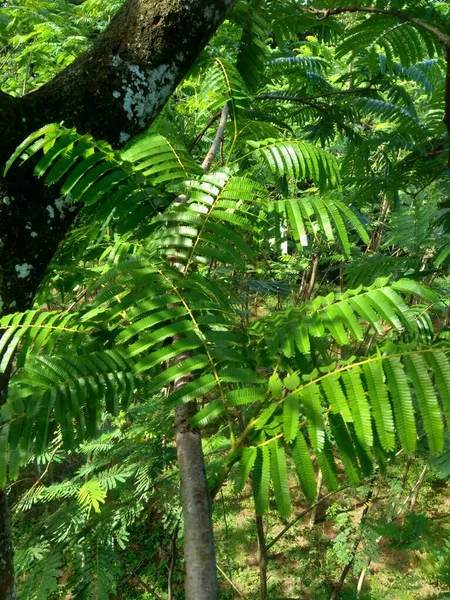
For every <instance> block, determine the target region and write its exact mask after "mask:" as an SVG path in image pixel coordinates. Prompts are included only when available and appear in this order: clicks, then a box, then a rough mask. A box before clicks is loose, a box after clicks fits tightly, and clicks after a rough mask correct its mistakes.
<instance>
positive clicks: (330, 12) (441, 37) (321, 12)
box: [307, 6, 450, 45]
mask: <svg viewBox="0 0 450 600" xmlns="http://www.w3.org/2000/svg"><path fill="white" fill-rule="evenodd" d="M307 11H308V12H309V13H310V14H313V15H317V16H321V17H322V18H324V19H326V18H328V17H331V16H334V15H340V14H343V13H357V12H360V13H369V14H380V15H390V16H392V17H397V19H400V20H401V21H404V22H406V23H412V24H413V25H416V27H420V28H421V29H424V30H425V31H428V32H429V33H432V34H433V35H434V36H435V37H436V38H437V40H438V41H439V42H440V43H441V44H444V45H447V44H448V43H449V41H450V37H449V36H448V35H446V34H445V33H443V32H442V31H441V30H440V29H438V28H437V27H434V26H433V25H430V24H429V23H427V22H426V21H422V19H416V18H415V17H412V16H411V15H409V14H408V13H407V12H404V11H401V10H394V9H390V8H389V9H388V8H377V7H375V6H341V7H340V8H331V9H320V8H308V9H307Z"/></svg>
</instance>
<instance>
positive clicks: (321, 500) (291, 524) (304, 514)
mask: <svg viewBox="0 0 450 600" xmlns="http://www.w3.org/2000/svg"><path fill="white" fill-rule="evenodd" d="M349 487H350V485H344V486H342V487H340V488H339V489H338V490H335V491H334V492H328V494H325V496H322V498H320V499H319V500H317V502H314V504H311V506H309V507H308V508H307V509H305V510H304V511H302V512H301V513H300V514H299V515H297V516H296V517H295V519H293V520H292V521H291V522H290V523H288V524H287V525H286V527H284V528H283V529H282V530H281V531H280V533H279V534H278V535H277V536H276V537H274V538H273V540H272V541H271V542H269V543H268V544H267V545H266V550H270V548H272V546H274V545H275V544H276V543H277V542H278V541H279V540H280V539H281V538H282V537H283V535H284V534H285V533H286V532H287V531H289V529H290V528H291V527H293V526H294V525H295V524H296V523H298V521H300V520H301V519H303V517H305V516H306V515H307V514H308V513H310V512H311V511H312V510H313V509H314V508H316V506H319V504H321V503H322V502H323V501H324V500H326V499H327V498H329V497H330V496H334V495H336V494H339V493H340V492H342V491H344V490H346V489H347V488H349Z"/></svg>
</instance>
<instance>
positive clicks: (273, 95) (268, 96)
mask: <svg viewBox="0 0 450 600" xmlns="http://www.w3.org/2000/svg"><path fill="white" fill-rule="evenodd" d="M367 92H370V93H372V92H373V93H377V92H378V90H377V89H376V88H359V89H358V88H352V89H350V90H335V91H333V92H324V93H323V94H315V95H314V96H287V95H285V94H282V93H277V92H266V93H265V94H257V95H256V96H254V98H255V100H285V101H286V102H301V103H308V104H311V102H312V101H314V100H317V99H318V98H328V97H330V96H345V95H347V94H363V93H367ZM317 106H318V107H319V108H325V107H322V106H320V105H317Z"/></svg>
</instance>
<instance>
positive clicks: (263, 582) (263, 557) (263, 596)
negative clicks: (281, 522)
mask: <svg viewBox="0 0 450 600" xmlns="http://www.w3.org/2000/svg"><path fill="white" fill-rule="evenodd" d="M256 531H257V533H258V565H259V597H260V600H267V598H268V595H267V562H268V556H267V546H266V534H265V533H264V521H263V518H262V516H261V515H256Z"/></svg>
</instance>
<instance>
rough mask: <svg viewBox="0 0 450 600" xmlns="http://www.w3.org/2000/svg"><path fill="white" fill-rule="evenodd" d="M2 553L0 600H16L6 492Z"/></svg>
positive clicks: (0, 520)
mask: <svg viewBox="0 0 450 600" xmlns="http://www.w3.org/2000/svg"><path fill="white" fill-rule="evenodd" d="M0 552H1V554H0V599H1V600H16V587H15V580H14V551H13V547H12V541H11V532H10V529H9V514H8V497H7V494H6V490H0Z"/></svg>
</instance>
